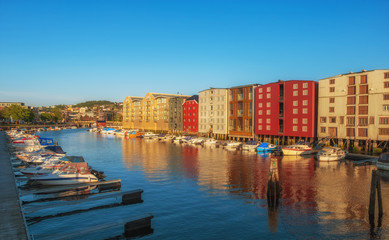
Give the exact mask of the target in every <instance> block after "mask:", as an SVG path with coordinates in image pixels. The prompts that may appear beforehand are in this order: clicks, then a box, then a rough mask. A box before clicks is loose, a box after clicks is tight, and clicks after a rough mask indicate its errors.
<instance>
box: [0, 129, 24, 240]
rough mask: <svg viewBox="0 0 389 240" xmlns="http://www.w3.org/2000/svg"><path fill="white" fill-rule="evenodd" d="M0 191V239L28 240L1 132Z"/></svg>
mask: <svg viewBox="0 0 389 240" xmlns="http://www.w3.org/2000/svg"><path fill="white" fill-rule="evenodd" d="M0 189H1V194H0V216H1V218H0V239H28V234H27V227H26V224H25V221H24V217H23V213H22V210H21V206H20V201H19V195H18V189H17V187H16V183H15V176H14V173H13V170H12V166H11V161H10V155H9V152H8V147H7V138H6V135H5V133H4V132H3V131H0Z"/></svg>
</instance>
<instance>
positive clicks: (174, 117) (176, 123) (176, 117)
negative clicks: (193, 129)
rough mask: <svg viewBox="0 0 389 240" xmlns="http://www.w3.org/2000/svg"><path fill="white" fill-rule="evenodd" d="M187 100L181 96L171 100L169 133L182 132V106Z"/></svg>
mask: <svg viewBox="0 0 389 240" xmlns="http://www.w3.org/2000/svg"><path fill="white" fill-rule="evenodd" d="M185 99H186V98H182V97H180V96H179V97H171V98H170V99H169V131H171V132H173V133H177V132H181V131H182V128H183V127H182V124H183V121H182V115H183V114H182V105H183V104H184V101H185Z"/></svg>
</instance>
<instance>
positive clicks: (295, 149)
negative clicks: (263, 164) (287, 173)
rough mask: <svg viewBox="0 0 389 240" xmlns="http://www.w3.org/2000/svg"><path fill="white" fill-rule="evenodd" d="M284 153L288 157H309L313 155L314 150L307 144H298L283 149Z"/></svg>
mask: <svg viewBox="0 0 389 240" xmlns="http://www.w3.org/2000/svg"><path fill="white" fill-rule="evenodd" d="M282 153H283V154H284V155H286V156H297V155H308V154H312V153H313V150H312V147H310V146H309V145H308V144H307V143H304V142H297V143H296V144H293V145H289V146H286V147H283V148H282Z"/></svg>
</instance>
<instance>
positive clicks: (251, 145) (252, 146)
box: [242, 141, 259, 151]
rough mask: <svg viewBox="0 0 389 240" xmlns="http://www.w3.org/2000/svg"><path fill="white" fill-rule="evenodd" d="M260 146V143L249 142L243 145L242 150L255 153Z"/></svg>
mask: <svg viewBox="0 0 389 240" xmlns="http://www.w3.org/2000/svg"><path fill="white" fill-rule="evenodd" d="M258 145H259V142H258V141H247V142H246V143H244V144H243V145H242V150H246V151H255V149H256V148H257V147H258Z"/></svg>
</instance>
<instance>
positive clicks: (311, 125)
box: [254, 80, 317, 143]
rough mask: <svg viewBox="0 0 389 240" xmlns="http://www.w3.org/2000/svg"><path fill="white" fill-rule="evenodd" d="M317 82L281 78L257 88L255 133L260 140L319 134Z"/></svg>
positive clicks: (307, 138) (274, 140) (310, 137)
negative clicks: (317, 126) (283, 79)
mask: <svg viewBox="0 0 389 240" xmlns="http://www.w3.org/2000/svg"><path fill="white" fill-rule="evenodd" d="M316 104H317V82H314V81H305V80H291V81H278V82H275V83H269V84H265V85H262V86H257V87H256V88H255V105H254V106H255V107H254V108H255V121H254V132H255V134H256V135H257V136H258V138H259V139H260V140H261V141H271V142H276V141H277V143H280V142H281V143H284V142H287V140H288V138H290V137H292V138H296V137H297V138H304V139H305V140H308V141H311V140H313V138H315V137H316V109H317V106H316Z"/></svg>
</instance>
